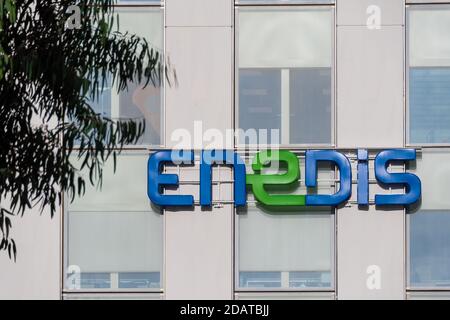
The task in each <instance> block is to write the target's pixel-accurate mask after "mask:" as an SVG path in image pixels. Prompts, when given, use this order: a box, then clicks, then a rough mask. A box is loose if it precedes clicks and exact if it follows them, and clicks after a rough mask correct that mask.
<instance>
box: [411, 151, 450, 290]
mask: <svg viewBox="0 0 450 320" xmlns="http://www.w3.org/2000/svg"><path fill="white" fill-rule="evenodd" d="M443 149H447V150H448V152H449V153H450V148H443V147H440V148H427V149H426V150H428V151H430V152H440V151H442V150H443ZM404 225H405V251H406V254H405V263H404V265H405V269H404V270H405V291H406V297H408V296H409V295H410V294H415V293H421V292H427V293H429V294H430V295H432V294H433V293H435V294H439V293H445V292H447V293H449V294H450V286H441V287H433V286H423V287H414V286H412V285H411V233H410V230H411V227H410V225H411V217H410V214H409V213H408V212H407V210H406V209H405V223H404Z"/></svg>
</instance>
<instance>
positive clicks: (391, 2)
mask: <svg viewBox="0 0 450 320" xmlns="http://www.w3.org/2000/svg"><path fill="white" fill-rule="evenodd" d="M374 6H375V7H374ZM404 8H405V7H404V0H337V4H336V14H337V24H338V25H339V26H367V25H368V22H369V25H370V26H371V25H373V24H372V22H373V21H374V20H373V18H374V17H375V15H376V14H378V13H380V16H379V17H380V25H381V26H389V25H403V16H404ZM378 10H379V11H378Z"/></svg>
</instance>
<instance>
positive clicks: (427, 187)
mask: <svg viewBox="0 0 450 320" xmlns="http://www.w3.org/2000/svg"><path fill="white" fill-rule="evenodd" d="M413 172H414V173H415V174H417V175H418V176H419V178H420V180H421V181H422V203H421V209H423V210H442V209H450V197H449V194H448V191H449V189H450V152H448V151H443V150H423V153H422V158H421V159H420V158H419V159H418V160H417V169H416V170H414V171H413Z"/></svg>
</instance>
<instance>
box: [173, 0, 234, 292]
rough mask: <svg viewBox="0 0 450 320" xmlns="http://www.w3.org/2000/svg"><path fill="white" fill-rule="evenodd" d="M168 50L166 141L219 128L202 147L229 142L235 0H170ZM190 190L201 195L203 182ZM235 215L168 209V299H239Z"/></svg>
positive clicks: (226, 209) (225, 210)
mask: <svg viewBox="0 0 450 320" xmlns="http://www.w3.org/2000/svg"><path fill="white" fill-rule="evenodd" d="M166 52H167V54H168V55H169V57H170V61H171V63H172V65H173V67H174V68H175V70H176V73H177V76H178V86H172V87H169V86H167V88H166V120H165V121H166V147H168V148H174V147H179V144H177V142H179V141H177V140H173V139H172V135H173V134H175V138H176V135H177V132H178V134H180V133H181V134H184V135H187V134H189V135H190V139H191V140H190V141H191V142H192V143H194V141H196V142H202V140H203V139H202V137H201V136H198V135H199V134H200V135H201V134H202V132H206V131H207V130H211V129H212V130H213V131H209V134H210V138H211V135H212V136H214V137H216V139H215V141H213V142H212V143H211V141H210V142H208V141H205V142H204V143H196V144H195V145H194V147H195V148H199V149H200V148H214V147H216V148H223V147H224V146H223V145H222V142H223V140H222V141H221V139H220V136H223V137H225V130H226V129H231V128H232V126H233V121H232V116H233V1H232V0H166ZM195 123H196V125H195ZM195 126H196V128H195ZM179 129H184V130H181V131H180V130H179ZM194 135H195V136H194ZM178 138H179V136H178ZM210 138H209V139H210ZM196 169H198V166H197V167H196ZM192 172H193V171H192V170H190V171H189V173H188V171H187V170H185V169H181V172H180V181H182V180H198V178H199V170H194V173H192ZM192 174H194V176H192ZM185 190H186V191H189V192H191V193H192V194H194V197H195V194H198V185H192V186H184V187H183V192H185ZM213 190H214V189H213ZM213 192H214V191H213ZM197 196H198V195H197ZM213 197H214V195H213ZM195 198H196V197H195ZM232 218H233V206H232V205H231V204H228V205H224V206H222V207H221V208H214V207H213V208H201V207H198V206H197V207H195V208H192V209H185V208H184V209H181V208H180V209H179V210H177V209H171V210H167V211H166V212H165V219H166V220H165V222H166V223H165V234H166V235H165V295H166V298H167V299H231V298H232V296H233V262H232V261H233V260H232V253H233V226H232V221H233V219H232Z"/></svg>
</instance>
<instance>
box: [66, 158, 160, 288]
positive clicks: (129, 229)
mask: <svg viewBox="0 0 450 320" xmlns="http://www.w3.org/2000/svg"><path fill="white" fill-rule="evenodd" d="M147 160H148V155H146V154H123V155H120V156H119V157H118V166H117V172H116V174H114V173H113V168H112V166H113V165H112V160H111V161H108V162H107V165H106V166H105V168H104V172H103V175H104V177H103V187H102V189H101V190H98V189H96V188H94V187H92V186H90V185H88V186H87V188H86V195H85V197H82V198H77V199H76V200H75V201H74V202H73V203H71V204H70V203H69V204H68V205H67V209H66V212H67V213H66V223H67V227H66V242H67V244H66V265H67V267H69V266H70V267H71V268H69V269H70V270H78V272H79V273H80V274H79V276H80V282H79V287H78V288H77V287H76V286H75V288H74V287H73V281H71V284H70V285H69V284H66V286H69V287H70V288H71V289H94V288H95V289H121V288H138V289H143V288H147V289H149V288H160V286H161V281H160V278H161V268H162V256H163V253H162V247H163V245H162V241H163V240H162V239H163V236H162V232H163V224H162V223H163V222H162V221H163V219H162V215H161V213H160V211H159V209H157V208H154V207H153V206H152V205H151V203H150V201H149V200H148V198H147V195H146V185H145V181H146V176H147ZM73 162H74V165H75V166H76V165H77V163H78V162H77V161H73ZM124 185H126V186H127V187H126V188H123V186H124ZM68 276H70V277H73V276H74V275H73V274H72V273H71V274H68ZM75 276H76V275H75ZM75 283H76V282H75Z"/></svg>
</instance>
